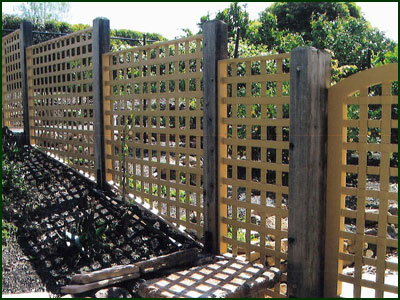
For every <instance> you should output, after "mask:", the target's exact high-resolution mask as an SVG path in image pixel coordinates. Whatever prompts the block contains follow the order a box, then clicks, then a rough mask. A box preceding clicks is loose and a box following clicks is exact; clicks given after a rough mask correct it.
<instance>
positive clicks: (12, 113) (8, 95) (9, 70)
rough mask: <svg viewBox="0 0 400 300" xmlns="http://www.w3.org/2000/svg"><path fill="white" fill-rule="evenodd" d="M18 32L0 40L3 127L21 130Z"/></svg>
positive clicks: (21, 110) (21, 112) (21, 109)
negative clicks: (0, 45) (0, 47)
mask: <svg viewBox="0 0 400 300" xmlns="http://www.w3.org/2000/svg"><path fill="white" fill-rule="evenodd" d="M19 34H20V30H16V31H14V32H13V33H10V34H8V35H6V36H5V37H3V38H2V78H3V82H2V110H3V126H8V127H9V128H16V129H23V127H24V126H23V107H22V86H21V84H22V83H21V57H20V40H19Z"/></svg>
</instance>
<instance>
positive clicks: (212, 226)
mask: <svg viewBox="0 0 400 300" xmlns="http://www.w3.org/2000/svg"><path fill="white" fill-rule="evenodd" d="M203 41H204V42H203V66H204V69H203V83H204V91H203V93H204V109H203V113H204V118H203V131H204V177H203V178H204V186H203V189H204V235H205V248H206V250H207V251H209V252H212V253H215V254H218V253H219V242H218V241H219V237H218V235H219V234H218V232H219V227H218V226H219V224H218V203H217V202H218V181H217V180H218V124H217V116H218V60H221V59H225V58H227V56H228V50H227V45H228V36H227V25H226V24H225V23H224V22H222V21H209V22H206V23H205V24H204V25H203Z"/></svg>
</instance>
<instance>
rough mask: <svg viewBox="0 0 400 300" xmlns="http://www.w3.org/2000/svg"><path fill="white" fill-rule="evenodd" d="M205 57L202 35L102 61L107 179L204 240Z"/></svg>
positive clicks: (114, 53) (142, 48)
mask: <svg viewBox="0 0 400 300" xmlns="http://www.w3.org/2000/svg"><path fill="white" fill-rule="evenodd" d="M202 57H203V54H202V36H201V35H199V36H195V37H190V38H186V39H181V40H175V41H169V42H162V43H157V44H154V45H149V46H143V47H138V48H132V49H128V50H124V51H120V52H112V53H108V54H106V55H104V56H103V65H104V66H105V69H104V84H105V92H104V94H105V99H104V100H105V102H104V107H105V138H106V169H107V175H106V176H107V180H108V181H112V182H113V183H114V184H115V185H117V186H119V188H120V189H121V190H124V186H125V189H126V191H127V193H130V194H133V195H134V196H135V197H137V198H138V199H141V201H142V202H145V203H148V204H149V205H150V206H151V207H152V208H154V209H157V210H158V211H159V212H160V213H161V214H162V215H163V216H164V217H166V218H167V219H168V220H170V221H172V222H173V223H175V224H178V225H182V226H184V227H186V228H187V229H190V230H194V231H195V232H196V233H197V234H198V235H199V236H201V234H202V223H203V189H202V174H203V171H202V164H203V161H202V155H203V150H202V135H203V133H202V117H203V113H202V101H203V99H202V96H203V92H202ZM123 149H124V150H123ZM123 182H125V184H124V183H123Z"/></svg>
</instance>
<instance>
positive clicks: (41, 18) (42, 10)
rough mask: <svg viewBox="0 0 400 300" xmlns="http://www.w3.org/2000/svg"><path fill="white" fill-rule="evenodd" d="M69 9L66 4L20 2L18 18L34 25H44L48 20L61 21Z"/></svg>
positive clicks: (68, 5)
mask: <svg viewBox="0 0 400 300" xmlns="http://www.w3.org/2000/svg"><path fill="white" fill-rule="evenodd" d="M69 9H70V4H69V3H68V2H22V3H21V4H20V5H19V6H18V11H19V12H20V16H21V17H22V18H24V19H28V20H30V21H32V23H35V24H45V23H46V22H47V21H49V20H56V21H63V20H65V19H66V17H67V16H68V14H69Z"/></svg>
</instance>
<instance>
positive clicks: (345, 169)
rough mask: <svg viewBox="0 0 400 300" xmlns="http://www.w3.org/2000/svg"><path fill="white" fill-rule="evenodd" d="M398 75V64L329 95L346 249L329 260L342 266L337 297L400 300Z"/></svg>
mask: <svg viewBox="0 0 400 300" xmlns="http://www.w3.org/2000/svg"><path fill="white" fill-rule="evenodd" d="M397 73H398V71H397V64H396V65H392V66H383V67H378V68H376V69H371V70H368V71H364V72H362V73H360V74H356V75H354V76H352V77H350V78H348V79H345V80H344V81H343V82H341V83H339V84H338V85H337V86H334V87H333V88H331V89H332V91H331V90H330V93H329V101H330V102H331V105H332V106H331V107H330V108H329V109H330V110H329V118H331V120H330V121H329V122H330V123H329V140H328V147H329V148H328V149H329V151H330V152H329V153H328V154H329V156H328V168H329V169H328V176H329V177H328V186H330V187H332V191H330V190H328V205H330V206H328V208H330V209H329V210H328V212H329V214H328V217H330V218H331V219H329V218H328V224H327V228H331V230H332V231H334V230H335V229H336V228H337V229H338V230H337V231H335V232H334V233H332V235H331V237H328V238H329V240H328V242H329V241H332V240H333V241H334V242H335V243H338V248H336V247H329V248H328V249H327V250H328V251H334V252H335V254H332V253H327V256H328V257H330V259H331V260H336V261H337V264H338V265H337V268H335V269H336V270H337V271H338V272H337V273H335V274H333V275H336V278H333V279H331V280H337V281H338V289H337V295H342V296H346V297H354V298H360V297H377V298H382V297H397V294H398V283H397V276H396V274H398V273H397V272H398V258H397V255H398V212H397V208H398V92H397V91H398V82H397ZM346 81H347V82H346ZM335 116H336V117H337V118H335ZM335 174H336V175H335ZM332 218H333V219H332ZM330 220H332V221H330ZM335 222H337V224H338V225H334V224H336V223H335ZM329 243H330V244H331V245H334V244H333V243H331V242H329ZM337 251H338V252H337ZM394 278H396V279H394ZM335 292H336V291H333V293H335Z"/></svg>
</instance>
